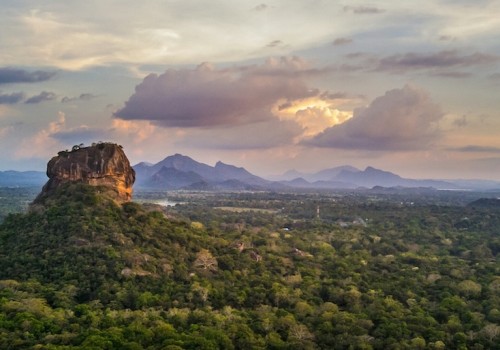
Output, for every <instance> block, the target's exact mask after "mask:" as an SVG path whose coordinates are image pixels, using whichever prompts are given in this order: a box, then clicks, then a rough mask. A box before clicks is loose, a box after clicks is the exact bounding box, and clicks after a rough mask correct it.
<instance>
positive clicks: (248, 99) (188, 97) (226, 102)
mask: <svg viewBox="0 0 500 350" xmlns="http://www.w3.org/2000/svg"><path fill="white" fill-rule="evenodd" d="M315 74H318V72H317V71H316V70H310V69H308V68H307V65H306V63H305V62H304V61H303V60H301V59H300V58H297V57H282V58H272V59H269V60H267V61H266V62H265V63H264V64H261V65H252V66H239V67H232V68H226V69H216V68H214V67H213V66H212V65H210V64H208V63H203V64H201V65H199V66H198V67H196V68H195V69H182V70H167V71H166V72H165V73H163V74H161V75H156V74H150V75H148V76H147V77H146V78H144V80H143V82H142V83H140V84H139V85H137V86H136V88H135V93H134V94H133V95H132V96H131V97H130V98H129V100H128V101H127V102H126V103H125V106H124V107H123V108H122V109H120V110H118V111H117V112H116V113H115V117H117V118H121V119H126V120H150V121H153V122H154V123H155V124H157V125H161V126H166V127H215V126H224V125H226V126H235V125H243V124H250V123H254V122H259V121H263V120H267V119H268V118H269V111H270V109H271V108H272V106H273V105H274V104H275V103H276V102H277V101H278V100H280V99H284V100H294V99H299V98H306V97H311V96H315V95H317V94H318V93H319V92H318V91H317V90H311V89H309V88H308V87H307V85H306V82H305V78H306V77H308V76H311V75H315Z"/></svg>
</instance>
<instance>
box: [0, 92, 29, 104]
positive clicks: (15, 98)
mask: <svg viewBox="0 0 500 350" xmlns="http://www.w3.org/2000/svg"><path fill="white" fill-rule="evenodd" d="M23 99H24V93H22V92H13V93H11V94H0V105H13V104H16V103H19V102H21V101H22V100H23Z"/></svg>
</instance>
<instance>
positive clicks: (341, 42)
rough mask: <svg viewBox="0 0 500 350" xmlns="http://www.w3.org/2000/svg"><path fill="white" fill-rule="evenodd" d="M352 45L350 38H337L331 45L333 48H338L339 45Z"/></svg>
mask: <svg viewBox="0 0 500 350" xmlns="http://www.w3.org/2000/svg"><path fill="white" fill-rule="evenodd" d="M351 43H352V39H351V38H337V39H335V40H334V41H333V43H332V44H333V45H335V46H340V45H347V44H351Z"/></svg>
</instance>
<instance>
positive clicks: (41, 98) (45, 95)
mask: <svg viewBox="0 0 500 350" xmlns="http://www.w3.org/2000/svg"><path fill="white" fill-rule="evenodd" d="M56 98H57V95H56V94H55V93H53V92H50V91H42V92H41V93H39V94H38V95H35V96H32V97H30V98H28V99H27V100H26V102H24V103H28V104H35V103H40V102H45V101H52V100H55V99H56Z"/></svg>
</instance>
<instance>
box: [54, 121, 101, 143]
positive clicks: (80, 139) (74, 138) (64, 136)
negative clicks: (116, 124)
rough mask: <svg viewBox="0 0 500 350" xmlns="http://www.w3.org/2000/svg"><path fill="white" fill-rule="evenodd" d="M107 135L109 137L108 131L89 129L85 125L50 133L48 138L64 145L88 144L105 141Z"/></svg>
mask: <svg viewBox="0 0 500 350" xmlns="http://www.w3.org/2000/svg"><path fill="white" fill-rule="evenodd" d="M107 135H109V132H108V130H104V129H98V128H90V127H88V126H86V125H81V126H78V127H76V128H73V129H69V130H58V131H56V132H53V133H51V134H50V137H52V138H53V139H56V140H58V141H61V142H64V143H66V144H71V143H74V144H80V143H84V144H88V143H91V142H95V141H99V140H103V139H106V136H107Z"/></svg>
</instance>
